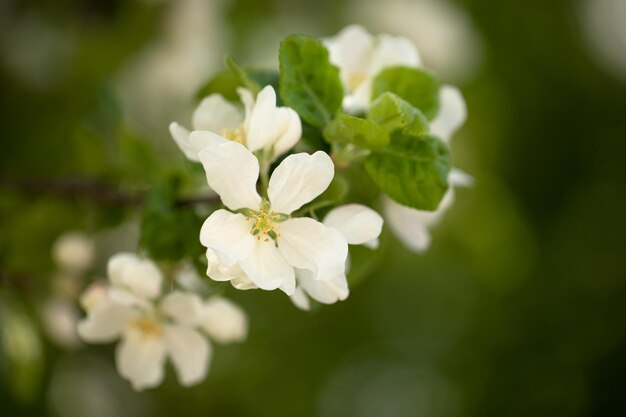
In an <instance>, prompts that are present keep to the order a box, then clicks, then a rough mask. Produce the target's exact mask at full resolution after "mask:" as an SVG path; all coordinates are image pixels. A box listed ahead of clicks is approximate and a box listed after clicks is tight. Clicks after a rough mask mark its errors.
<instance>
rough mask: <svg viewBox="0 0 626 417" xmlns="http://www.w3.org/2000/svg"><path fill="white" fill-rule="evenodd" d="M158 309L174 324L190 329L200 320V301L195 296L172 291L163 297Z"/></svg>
mask: <svg viewBox="0 0 626 417" xmlns="http://www.w3.org/2000/svg"><path fill="white" fill-rule="evenodd" d="M160 308H161V310H162V311H163V312H164V313H165V315H167V316H168V317H169V318H171V319H172V320H174V321H175V322H177V323H179V324H182V325H185V326H189V327H191V326H194V325H195V324H196V323H198V320H199V319H200V312H201V310H202V300H201V299H200V297H198V296H197V295H196V294H188V293H183V292H180V291H174V292H172V293H169V294H168V295H167V296H165V298H164V299H163V301H161V305H160Z"/></svg>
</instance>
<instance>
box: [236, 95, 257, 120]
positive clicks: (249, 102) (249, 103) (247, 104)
mask: <svg viewBox="0 0 626 417" xmlns="http://www.w3.org/2000/svg"><path fill="white" fill-rule="evenodd" d="M237 94H239V99H241V102H242V103H243V108H244V110H245V115H244V120H249V118H250V113H251V112H252V107H253V106H254V94H252V91H250V90H248V89H247V88H243V87H239V88H237Z"/></svg>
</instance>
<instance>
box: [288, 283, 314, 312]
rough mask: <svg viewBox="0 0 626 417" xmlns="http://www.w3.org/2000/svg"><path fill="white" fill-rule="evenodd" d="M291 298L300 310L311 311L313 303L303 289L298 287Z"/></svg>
mask: <svg viewBox="0 0 626 417" xmlns="http://www.w3.org/2000/svg"><path fill="white" fill-rule="evenodd" d="M290 298H291V302H292V303H293V304H294V305H295V306H296V307H298V308H299V309H300V310H304V311H309V310H310V309H311V301H310V300H309V297H308V296H307V295H306V293H305V292H304V290H303V289H302V287H297V288H296V290H295V291H294V293H293V295H292V296H291V297H290Z"/></svg>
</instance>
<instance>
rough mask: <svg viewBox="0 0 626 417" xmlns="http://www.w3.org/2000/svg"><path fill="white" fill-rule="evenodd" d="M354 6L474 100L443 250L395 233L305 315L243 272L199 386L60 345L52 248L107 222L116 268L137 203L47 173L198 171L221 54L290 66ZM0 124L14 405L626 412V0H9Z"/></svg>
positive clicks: (361, 17)
mask: <svg viewBox="0 0 626 417" xmlns="http://www.w3.org/2000/svg"><path fill="white" fill-rule="evenodd" d="M349 23H361V24H363V25H365V26H366V27H368V28H369V29H370V30H372V31H374V32H389V33H394V34H399V35H404V36H407V37H409V38H411V39H413V40H414V41H415V42H416V43H417V45H418V46H419V48H420V52H421V54H422V58H423V61H424V62H425V64H426V65H427V66H428V67H430V68H432V69H433V70H435V71H437V73H438V74H439V75H440V76H441V78H442V79H443V80H445V81H446V82H450V83H454V84H457V85H459V86H460V88H461V89H462V90H463V92H464V94H465V97H466V100H467V102H468V107H469V119H468V123H467V124H466V126H465V127H464V128H463V129H462V130H461V131H460V132H459V133H458V134H457V136H456V137H455V140H454V146H453V149H452V154H453V159H454V162H455V165H456V166H458V167H460V168H462V169H463V170H465V171H467V172H469V173H470V174H471V175H473V176H474V177H475V178H476V185H475V187H474V188H471V189H463V190H459V191H458V193H457V200H456V203H455V206H454V207H453V209H452V210H451V211H450V212H449V213H448V215H447V216H446V218H445V220H444V221H443V222H442V223H441V224H440V225H439V227H437V229H436V230H435V232H434V243H433V245H432V247H431V249H430V250H429V251H428V252H427V253H426V254H424V255H415V254H412V253H410V252H408V251H407V250H406V249H404V248H403V247H402V246H401V245H400V244H399V243H397V242H396V241H395V240H394V238H393V237H392V236H391V234H390V233H389V232H388V231H385V233H384V235H383V248H382V251H381V252H380V253H379V254H378V255H377V256H376V257H375V258H374V260H373V261H372V262H370V263H368V264H367V265H366V266H365V267H364V268H362V271H359V274H358V276H357V277H356V278H353V279H354V281H355V282H354V285H353V286H352V293H351V295H350V297H349V299H348V300H347V301H345V302H342V303H339V304H336V305H333V306H324V307H321V308H317V309H315V310H314V311H313V312H309V313H306V312H301V311H299V310H297V309H295V308H294V306H293V305H292V304H291V302H290V301H289V300H288V298H287V297H285V296H284V295H283V294H278V293H276V292H274V293H266V292H255V291H253V292H237V291H235V290H229V291H228V296H230V297H233V298H234V299H235V300H236V301H237V302H238V303H240V304H241V305H242V306H243V307H244V308H245V309H246V311H247V312H248V314H249V318H250V326H251V327H250V335H249V339H248V341H247V342H245V343H243V344H240V345H233V346H224V347H221V346H217V347H216V348H215V350H216V351H215V355H214V360H213V364H212V368H211V371H210V374H209V376H208V378H207V380H206V381H205V382H204V383H202V384H201V385H198V386H195V387H193V388H189V389H186V388H182V387H180V386H179V385H178V383H177V381H176V378H175V376H174V375H173V372H172V369H169V370H168V376H167V378H166V381H165V383H164V384H163V385H162V386H161V387H159V388H157V389H154V390H149V391H147V392H143V393H139V394H138V393H135V392H133V391H132V390H131V389H130V386H129V384H128V383H127V382H126V381H124V380H123V379H121V378H120V377H119V376H118V375H117V373H116V371H115V367H114V355H113V353H114V349H113V347H112V346H95V347H94V346H80V347H74V348H73V349H66V348H63V347H60V346H59V345H58V344H56V343H54V341H53V340H51V338H50V336H49V335H47V332H46V329H45V323H44V320H42V314H41V305H43V303H44V301H45V300H46V297H47V293H48V292H50V291H52V290H51V284H50V283H51V280H52V279H53V278H52V277H54V276H55V274H56V273H57V272H56V271H55V266H54V264H53V262H52V260H51V255H50V250H51V249H50V248H51V245H52V243H53V242H54V241H55V239H56V238H57V237H58V236H59V235H60V234H62V233H63V232H65V231H67V230H82V231H85V232H87V233H89V234H90V235H92V236H94V238H95V240H96V246H97V247H98V248H99V251H98V254H99V257H98V262H97V263H96V266H95V267H94V268H93V270H91V271H90V273H89V279H91V278H94V277H102V276H104V265H105V261H106V257H107V256H108V255H109V254H110V252H111V251H113V250H117V249H119V248H120V247H126V248H134V247H136V241H137V226H136V221H137V218H136V214H133V210H132V209H129V208H119V207H117V206H116V205H115V204H112V203H111V201H106V202H105V203H106V204H104V203H103V202H98V201H96V202H94V201H88V200H87V201H84V200H82V199H75V198H72V199H67V198H58V196H51V195H50V194H49V193H48V192H46V183H45V181H44V180H49V179H51V178H74V179H77V178H78V179H80V178H83V177H85V178H105V179H107V180H108V181H110V182H113V183H119V184H121V185H123V184H126V185H132V186H133V187H139V188H140V187H149V185H150V184H151V180H152V179H153V178H154V176H155V175H156V173H157V172H160V171H162V170H163V169H166V168H164V167H167V169H169V168H170V167H183V168H184V167H185V165H184V164H185V163H184V161H183V159H182V157H180V156H179V154H178V151H176V149H175V148H174V145H173V142H172V141H171V139H170V138H169V134H168V132H167V125H168V124H169V122H170V121H172V120H179V121H181V122H183V123H186V121H187V120H189V119H188V118H189V115H190V113H191V110H192V109H193V106H194V94H195V93H196V91H197V90H198V88H199V87H200V86H201V85H202V84H203V83H204V82H206V81H207V80H208V79H209V78H210V76H211V74H212V73H213V72H215V71H216V70H219V69H221V68H222V66H223V57H224V55H225V54H229V55H232V56H233V57H234V58H235V59H237V60H238V61H239V62H241V63H242V64H244V65H251V64H254V65H262V66H267V67H276V59H277V51H278V43H279V41H280V39H281V38H282V37H284V36H285V35H287V34H289V33H294V32H297V33H307V34H311V35H315V36H329V35H332V34H334V33H336V32H337V31H338V30H339V29H341V28H342V27H343V26H345V25H346V24H349ZM0 121H1V123H0V126H1V127H0V138H1V142H0V143H1V150H0V180H1V181H0V186H1V188H0V284H1V285H0V318H1V319H0V323H1V324H0V326H1V327H0V340H1V341H2V343H0V346H2V347H0V375H1V377H2V378H1V380H0V404H2V406H1V407H0V410H1V411H0V414H1V415H2V416H7V417H8V416H58V417H79V416H89V417H92V416H93V417H109V416H111V417H112V416H115V417H124V416H144V415H145V416H169V415H197V416H224V417H225V416H233V417H239V416H241V417H244V416H254V417H263V416H268V417H269V416H271V417H278V416H316V417H352V416H355V417H356V416H358V417H379V416H384V417H396V416H397V417H404V416H407V417H408V416H412V417H416V416H419V417H421V416H428V417H449V416H480V417H487V416H544V415H545V416H551V417H556V416H618V415H626V265H625V257H626V244H625V243H626V242H625V237H626V227H625V221H624V216H625V213H626V204H625V202H626V187H625V185H626V184H625V183H624V179H625V176H626V170H625V166H626V158H625V156H626V153H625V151H626V2H624V1H623V0H569V1H568V0H554V1H545V0H512V1H506V2H504V1H494V0H459V1H452V0H450V1H428V0H414V1H409V0H386V1H376V0H371V1H359V0H342V1H332V0H319V1H309V0H301V1H295V0H207V1H201V0H176V1H156V0H154V1H148V0H144V1H139V0H134V1H130V0H128V1H123V0H84V1H80V0H64V1H55V2H49V1H36V0H32V1H16V0H3V1H2V2H1V3H0ZM112 138H113V139H112ZM114 142H115V143H116V144H117V145H116V146H117V147H115V146H112V145H111V144H112V143H114ZM42 181H44V182H42ZM44 316H45V314H44Z"/></svg>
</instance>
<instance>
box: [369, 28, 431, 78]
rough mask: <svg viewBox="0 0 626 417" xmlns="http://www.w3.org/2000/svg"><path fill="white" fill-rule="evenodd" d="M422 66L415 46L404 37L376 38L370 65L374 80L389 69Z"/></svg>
mask: <svg viewBox="0 0 626 417" xmlns="http://www.w3.org/2000/svg"><path fill="white" fill-rule="evenodd" d="M419 64H420V58H419V54H418V52H417V48H416V47H415V44H414V43H413V42H411V41H410V40H409V39H407V38H405V37H402V36H391V35H387V34H380V35H378V36H377V38H376V47H375V48H374V53H373V54H372V56H371V60H370V63H369V65H370V66H369V68H368V70H369V74H370V77H371V78H372V79H373V78H374V77H375V76H376V75H377V74H378V73H379V72H380V71H381V70H383V69H385V68H387V67H394V66H399V65H403V66H407V67H416V66H418V65H419Z"/></svg>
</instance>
